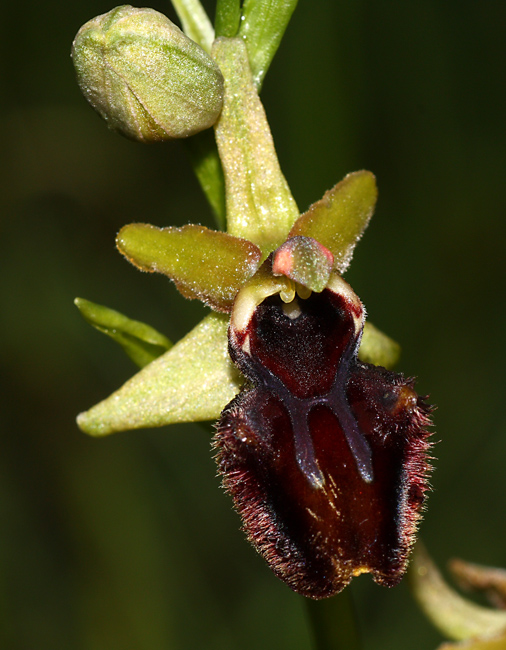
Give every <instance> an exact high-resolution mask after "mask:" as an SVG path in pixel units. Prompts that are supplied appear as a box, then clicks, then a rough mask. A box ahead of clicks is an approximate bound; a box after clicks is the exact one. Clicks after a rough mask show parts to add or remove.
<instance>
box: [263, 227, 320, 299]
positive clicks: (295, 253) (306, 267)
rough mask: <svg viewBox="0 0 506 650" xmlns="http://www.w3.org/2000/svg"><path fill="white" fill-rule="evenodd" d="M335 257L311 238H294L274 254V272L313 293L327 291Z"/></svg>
mask: <svg viewBox="0 0 506 650" xmlns="http://www.w3.org/2000/svg"><path fill="white" fill-rule="evenodd" d="M332 264H333V257H332V253H330V252H329V251H328V250H327V249H326V248H324V247H323V246H322V245H321V244H320V243H319V242H317V241H316V240H315V239H311V237H292V238H291V239H288V240H287V241H286V242H285V243H284V244H282V245H281V246H280V247H279V248H278V249H277V250H276V252H275V253H274V255H273V259H272V272H273V274H274V275H281V274H283V275H285V276H286V277H287V278H290V280H293V281H294V282H297V283H299V284H302V285H303V286H304V287H307V288H308V289H310V290H311V291H316V292H317V293H320V292H321V291H323V290H324V289H325V287H326V286H327V283H328V281H329V277H330V272H331V270H332Z"/></svg>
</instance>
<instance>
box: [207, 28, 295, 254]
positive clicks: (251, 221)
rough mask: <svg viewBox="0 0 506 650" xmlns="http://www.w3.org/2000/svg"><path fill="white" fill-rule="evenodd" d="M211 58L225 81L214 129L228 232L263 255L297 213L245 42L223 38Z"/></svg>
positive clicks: (280, 240)
mask: <svg viewBox="0 0 506 650" xmlns="http://www.w3.org/2000/svg"><path fill="white" fill-rule="evenodd" d="M213 57H214V59H215V60H216V62H217V63H218V65H219V67H220V70H221V72H222V74H223V76H224V78H225V98H224V103H223V110H222V112H221V116H220V118H219V120H218V122H217V123H216V125H215V133H216V142H217V144H218V151H219V154H220V158H221V162H222V165H223V172H224V174H225V188H226V202H227V231H228V232H229V233H230V234H232V235H235V236H236V237H244V238H245V239H249V240H250V241H252V242H254V243H255V244H257V246H259V247H260V248H261V249H262V252H263V254H264V256H265V257H266V256H267V254H268V253H270V252H271V251H273V250H275V249H276V248H277V247H278V246H280V245H281V244H282V243H283V241H284V240H285V239H286V236H287V233H288V231H289V230H290V228H291V227H292V225H293V223H294V222H295V220H296V219H297V217H298V215H299V211H298V209H297V205H296V203H295V200H294V198H293V196H292V194H291V192H290V188H289V187H288V184H287V182H286V180H285V177H284V176H283V174H282V172H281V169H280V166H279V162H278V159H277V156H276V150H275V149H274V143H273V140H272V135H271V132H270V129H269V125H268V123H267V119H266V117H265V111H264V108H263V106H262V103H261V102H260V98H259V97H258V94H257V91H256V88H255V86H254V84H253V80H252V78H251V70H250V67H249V63H248V54H247V51H246V46H245V44H244V41H243V40H242V39H241V38H219V39H218V40H216V41H215V43H214V45H213Z"/></svg>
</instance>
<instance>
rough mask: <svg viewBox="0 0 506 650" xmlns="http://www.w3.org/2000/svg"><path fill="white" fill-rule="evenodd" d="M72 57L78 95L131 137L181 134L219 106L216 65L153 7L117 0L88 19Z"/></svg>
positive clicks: (213, 116) (210, 119)
mask: <svg viewBox="0 0 506 650" xmlns="http://www.w3.org/2000/svg"><path fill="white" fill-rule="evenodd" d="M72 58H73V61H74V66H75V68H76V71H77V79H78V83H79V86H80V88H81V91H82V92H83V94H84V96H85V97H86V99H87V100H88V101H89V102H90V104H91V105H92V106H93V108H94V109H95V110H96V111H97V112H98V113H99V114H100V115H101V116H102V117H103V118H104V119H105V120H106V122H107V123H108V125H109V127H110V128H112V129H114V130H115V131H119V132H121V133H122V134H123V135H126V136H127V137H129V138H132V139H134V140H141V141H143V142H152V141H157V140H167V139H171V138H185V137H187V136H189V135H193V134H194V133H198V132H199V131H202V130H203V129H207V128H209V127H210V126H212V125H213V124H214V123H215V122H216V120H217V119H218V116H219V114H220V111H221V106H222V103H223V77H222V75H221V72H220V70H219V68H218V66H217V65H216V64H215V63H214V61H213V60H212V59H211V57H210V56H209V55H208V54H206V52H204V50H203V49H202V48H201V47H200V46H199V45H197V43H195V42H194V41H192V40H191V39H190V38H188V37H187V36H185V35H184V34H183V32H182V31H181V30H180V29H179V28H178V27H176V25H174V24H173V23H172V22H171V21H170V20H169V19H168V18H166V17H165V16H164V15H163V14H161V13H158V12H157V11H155V10H154V9H136V8H135V7H130V6H129V5H124V6H122V7H117V8H116V9H113V10H112V11H109V12H108V13H106V14H103V15H101V16H97V17H96V18H94V19H93V20H90V21H89V22H87V23H86V24H85V25H83V27H81V29H80V30H79V32H78V33H77V36H76V38H75V40H74V44H73V47H72Z"/></svg>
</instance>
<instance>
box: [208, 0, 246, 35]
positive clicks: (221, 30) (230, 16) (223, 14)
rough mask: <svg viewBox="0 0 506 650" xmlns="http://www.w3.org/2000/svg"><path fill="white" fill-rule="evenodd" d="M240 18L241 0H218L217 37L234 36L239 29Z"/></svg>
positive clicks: (215, 24) (215, 26)
mask: <svg viewBox="0 0 506 650" xmlns="http://www.w3.org/2000/svg"><path fill="white" fill-rule="evenodd" d="M240 19H241V3H240V2H239V0H218V2H217V3H216V16H215V20H214V29H215V32H216V38H218V37H220V36H228V37H229V38H233V37H234V36H235V35H236V34H237V30H238V29H239V21H240Z"/></svg>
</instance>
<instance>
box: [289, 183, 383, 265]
mask: <svg viewBox="0 0 506 650" xmlns="http://www.w3.org/2000/svg"><path fill="white" fill-rule="evenodd" d="M377 196H378V190H377V188H376V179H375V177H374V175H373V174H371V172H368V171H359V172H354V173H352V174H348V175H347V176H345V177H344V179H343V180H342V181H341V182H340V183H338V184H337V185H336V186H335V187H333V188H332V189H331V190H329V191H328V192H326V193H325V194H324V196H323V198H322V199H321V200H320V201H317V202H316V203H313V205H312V206H310V208H309V210H308V211H307V212H305V213H304V214H303V215H301V216H300V217H299V218H298V219H297V221H296V222H295V224H294V226H293V228H292V229H291V231H290V235H289V236H290V237H294V236H295V235H303V236H305V237H313V239H316V241H319V242H320V244H323V245H324V246H325V247H326V248H328V249H329V251H330V252H331V253H332V254H333V255H334V262H335V267H334V268H335V269H336V270H337V272H338V273H341V274H342V273H344V272H345V271H346V269H347V268H348V266H349V263H350V261H351V257H352V255H353V250H354V248H355V245H356V244H357V242H358V240H359V239H360V237H361V236H362V234H363V232H364V230H365V229H366V227H367V224H368V223H369V220H370V218H371V216H372V214H373V212H374V206H375V205H376V199H377Z"/></svg>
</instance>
